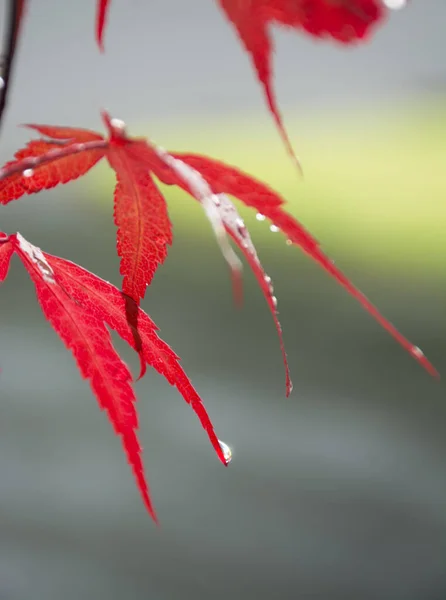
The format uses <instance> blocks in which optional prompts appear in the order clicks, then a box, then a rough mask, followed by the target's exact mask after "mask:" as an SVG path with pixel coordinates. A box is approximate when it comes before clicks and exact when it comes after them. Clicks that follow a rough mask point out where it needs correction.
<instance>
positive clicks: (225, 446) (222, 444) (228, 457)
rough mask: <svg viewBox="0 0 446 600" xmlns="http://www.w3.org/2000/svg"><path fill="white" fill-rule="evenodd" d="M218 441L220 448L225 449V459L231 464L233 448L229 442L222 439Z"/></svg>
mask: <svg viewBox="0 0 446 600" xmlns="http://www.w3.org/2000/svg"><path fill="white" fill-rule="evenodd" d="M218 443H219V444H220V448H221V449H222V451H223V456H224V459H225V461H226V464H227V465H229V463H230V462H231V460H232V450H231V448H230V447H229V446H228V444H226V443H225V442H223V441H222V440H218Z"/></svg>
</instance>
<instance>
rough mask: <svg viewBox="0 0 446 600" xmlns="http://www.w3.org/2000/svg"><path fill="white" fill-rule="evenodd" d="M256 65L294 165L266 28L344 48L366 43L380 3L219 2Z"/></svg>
mask: <svg viewBox="0 0 446 600" xmlns="http://www.w3.org/2000/svg"><path fill="white" fill-rule="evenodd" d="M217 1H218V3H219V5H220V7H221V8H222V10H223V12H224V14H225V15H226V17H227V18H228V19H229V21H230V22H231V23H232V25H233V26H234V28H235V29H236V31H237V34H238V36H239V38H240V40H241V42H242V44H243V46H244V48H245V50H246V51H247V52H248V54H249V55H250V57H251V61H252V63H253V65H254V69H255V71H256V73H257V77H258V79H259V82H260V84H261V85H262V87H263V91H264V94H265V97H266V101H267V104H268V108H269V110H270V112H271V114H272V115H273V118H274V120H275V122H276V125H277V127H278V130H279V133H280V135H281V137H282V140H283V142H284V144H285V147H286V148H287V151H288V153H289V154H290V155H291V156H292V157H293V159H294V160H295V161H296V163H297V166H298V167H299V168H300V166H299V161H298V159H297V158H296V156H295V153H294V150H293V148H292V145H291V142H290V140H289V137H288V134H287V132H286V129H285V126H284V124H283V120H282V117H281V114H280V111H279V108H278V105H277V101H276V97H275V93H274V89H273V84H272V79H273V67H272V59H271V56H272V54H273V41H272V39H271V35H270V31H269V27H270V25H273V24H278V25H282V26H286V27H292V28H293V29H297V30H299V29H300V30H302V31H306V32H307V33H310V34H311V35H313V36H317V37H321V38H322V37H330V38H332V39H334V40H336V41H338V42H341V43H343V44H352V43H356V42H358V41H360V40H362V39H364V38H365V37H366V36H367V35H368V34H369V33H370V32H371V29H372V26H374V25H376V24H377V23H378V22H379V21H380V20H382V18H383V16H384V8H383V5H382V2H381V0H217Z"/></svg>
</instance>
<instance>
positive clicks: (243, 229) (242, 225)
mask: <svg viewBox="0 0 446 600" xmlns="http://www.w3.org/2000/svg"><path fill="white" fill-rule="evenodd" d="M235 224H236V226H237V229H238V232H239V234H240V235H242V236H243V235H246V227H245V223H244V221H243V219H240V218H238V219H236V220H235Z"/></svg>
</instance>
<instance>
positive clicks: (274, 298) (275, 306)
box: [271, 296, 277, 308]
mask: <svg viewBox="0 0 446 600" xmlns="http://www.w3.org/2000/svg"><path fill="white" fill-rule="evenodd" d="M271 301H272V303H273V305H274V308H277V298H276V297H275V296H271Z"/></svg>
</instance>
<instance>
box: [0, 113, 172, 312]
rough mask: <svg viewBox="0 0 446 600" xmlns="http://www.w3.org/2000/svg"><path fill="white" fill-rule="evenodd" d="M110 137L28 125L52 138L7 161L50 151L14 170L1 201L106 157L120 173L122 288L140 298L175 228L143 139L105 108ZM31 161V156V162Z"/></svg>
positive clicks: (117, 212)
mask: <svg viewBox="0 0 446 600" xmlns="http://www.w3.org/2000/svg"><path fill="white" fill-rule="evenodd" d="M104 120H105V122H106V124H107V127H108V129H109V138H108V139H105V138H104V137H103V136H102V135H100V134H98V133H95V132H92V131H89V130H86V129H75V128H72V127H51V126H49V125H27V127H30V128H32V129H35V130H36V131H38V132H39V133H41V134H42V135H44V136H47V138H49V139H38V140H33V141H31V142H30V143H29V144H28V145H27V146H26V147H25V148H23V149H22V150H19V151H18V152H17V153H16V154H15V159H16V160H14V161H11V162H10V163H8V164H7V165H6V166H7V167H11V168H14V166H15V165H17V164H18V163H20V161H22V160H23V159H25V158H32V157H40V156H44V155H46V156H49V157H50V158H51V157H53V160H51V161H47V162H46V163H45V164H42V165H41V166H39V167H37V166H36V168H34V169H32V168H30V169H25V170H21V171H18V172H16V174H15V175H13V176H11V177H9V178H8V179H7V180H5V181H3V182H2V184H1V185H0V203H2V204H7V203H8V202H10V201H11V200H14V199H17V198H20V197H21V196H22V195H23V194H31V193H35V192H38V191H40V190H43V189H49V188H53V187H55V186H56V185H58V184H60V183H67V182H68V181H72V180H74V179H76V178H78V177H81V176H82V175H85V174H86V173H87V172H88V171H89V170H90V169H91V168H92V167H93V166H94V165H95V164H96V163H97V162H98V161H99V160H101V159H102V158H104V157H106V158H107V160H108V162H109V164H110V166H111V167H112V168H113V169H114V171H115V173H116V179H117V185H116V189H115V195H114V220H115V224H116V225H117V227H118V231H117V249H118V255H119V256H120V258H121V264H120V272H121V275H123V283H122V291H123V292H124V293H125V294H126V295H128V296H130V297H131V298H133V300H135V301H136V302H139V301H140V299H141V298H143V297H144V294H145V290H146V286H147V285H148V284H149V283H150V282H151V280H152V278H153V276H154V274H155V271H156V268H157V266H158V265H159V264H161V263H162V262H164V260H165V258H166V256H167V246H168V244H171V243H172V231H171V224H170V221H169V217H168V214H167V207H166V204H165V202H164V199H163V198H162V196H161V194H160V192H159V191H158V189H157V187H156V186H155V184H154V182H153V179H152V177H151V175H150V173H149V171H148V169H147V167H146V166H145V165H142V164H141V162H140V161H139V160H137V155H138V149H139V148H140V147H141V146H142V150H144V146H145V145H146V144H145V141H140V140H132V139H129V138H127V137H126V135H125V132H124V130H123V129H122V122H121V121H119V120H117V119H116V120H113V119H110V118H109V117H108V115H107V114H106V113H104ZM30 164H32V161H31V163H30Z"/></svg>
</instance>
